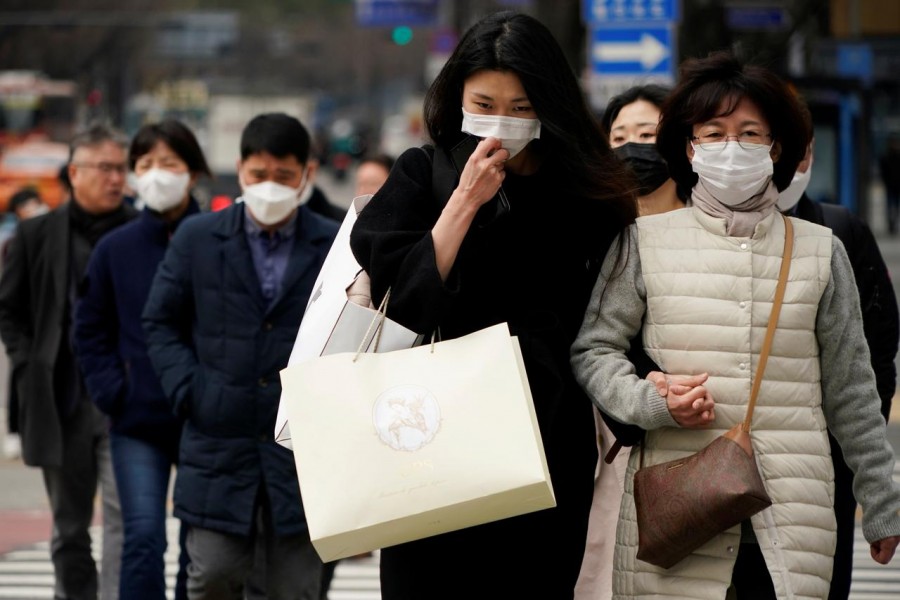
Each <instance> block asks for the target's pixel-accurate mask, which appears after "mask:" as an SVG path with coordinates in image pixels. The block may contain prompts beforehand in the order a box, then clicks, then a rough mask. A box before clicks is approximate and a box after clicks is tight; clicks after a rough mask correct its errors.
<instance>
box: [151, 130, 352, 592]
mask: <svg viewBox="0 0 900 600" xmlns="http://www.w3.org/2000/svg"><path fill="white" fill-rule="evenodd" d="M240 152H241V160H240V163H239V167H238V174H239V177H240V182H241V189H242V202H240V203H236V204H233V205H232V206H229V207H228V208H226V209H224V210H221V211H219V212H214V213H207V214H202V215H198V216H196V217H192V218H190V219H188V220H186V221H185V222H184V223H183V224H182V225H181V226H180V227H179V228H178V230H177V231H176V232H175V235H174V236H172V239H171V241H170V243H169V246H168V248H167V249H166V254H165V257H164V258H163V260H162V262H161V263H160V265H159V268H158V269H157V271H156V276H155V278H154V280H153V285H152V287H151V290H150V295H149V297H148V298H147V303H146V305H145V307H144V312H143V314H142V323H143V328H144V332H145V334H146V339H147V353H148V355H149V357H150V360H151V362H152V363H153V368H154V370H155V371H156V373H157V375H158V376H159V380H160V383H161V384H162V389H163V391H164V392H165V394H166V396H167V397H168V399H169V402H170V404H171V406H172V408H173V409H174V411H175V412H176V414H178V415H180V416H182V417H183V418H184V423H183V429H182V435H181V445H180V449H179V462H178V475H177V479H176V484H175V494H174V500H175V516H177V517H178V518H180V519H181V520H182V521H183V522H185V523H187V524H188V525H189V527H190V529H189V531H188V538H187V549H188V554H189V555H190V562H191V564H190V567H189V569H188V594H189V596H190V598H192V599H193V600H203V599H207V598H210V599H211V598H240V597H243V595H244V593H245V592H247V597H252V598H255V597H266V598H269V599H271V600H284V599H288V598H290V599H294V598H304V599H309V600H314V599H316V598H318V596H319V589H320V584H321V573H322V561H321V560H320V559H319V557H318V555H317V554H316V552H315V550H314V548H313V546H312V543H311V542H310V537H309V530H308V527H307V523H306V516H305V513H304V510H303V504H302V501H301V498H300V487H299V483H298V480H297V470H296V467H295V465H294V459H293V456H292V455H291V453H290V451H289V450H288V449H287V448H284V447H283V446H280V445H279V444H277V443H276V442H275V440H274V435H273V433H274V430H275V415H276V413H277V409H278V401H279V398H280V397H281V380H280V377H279V373H280V371H281V370H282V369H283V368H284V367H286V366H287V363H288V358H289V357H290V354H291V349H292V348H293V346H294V340H295V338H296V336H297V328H298V327H299V325H300V321H301V319H302V317H303V311H304V308H305V307H306V305H307V304H308V303H309V299H310V295H311V294H312V289H313V284H314V283H315V281H316V277H317V276H318V274H319V270H320V269H321V267H322V263H323V262H324V261H325V257H326V256H327V254H328V250H329V249H330V248H331V244H332V242H333V241H334V238H335V236H336V234H337V231H338V224H337V223H335V222H334V221H331V220H328V219H325V218H324V217H321V216H319V215H317V214H315V213H314V212H312V211H311V210H310V208H309V207H308V206H306V205H305V204H301V203H300V198H301V195H302V192H303V188H304V186H305V185H307V161H308V158H309V134H308V133H307V131H306V129H305V128H304V127H303V125H301V124H300V122H299V121H298V120H297V119H295V118H293V117H291V116H289V115H286V114H284V113H267V114H262V115H258V116H256V117H254V118H253V119H251V121H250V122H249V123H248V124H247V126H246V127H245V128H244V131H243V133H242V135H241V148H240ZM260 579H261V580H260ZM257 586H259V587H263V588H264V589H263V590H262V593H261V595H259V596H258V595H254V593H252V592H251V591H250V589H248V588H251V587H253V588H254V590H253V591H256V588H257Z"/></svg>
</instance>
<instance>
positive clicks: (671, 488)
mask: <svg viewBox="0 0 900 600" xmlns="http://www.w3.org/2000/svg"><path fill="white" fill-rule="evenodd" d="M784 223H785V237H784V254H783V256H782V259H781V271H780V273H779V276H778V287H777V288H776V290H775V299H774V301H773V303H772V313H771V315H770V316H769V324H768V327H767V329H766V337H765V341H764V342H763V347H762V351H761V352H760V355H759V366H758V367H757V371H756V378H755V379H754V380H753V387H752V389H751V391H750V400H749V402H748V403H747V414H746V416H745V417H744V422H743V423H738V424H737V425H735V426H734V427H733V428H731V429H730V430H729V431H727V432H726V433H724V434H723V435H721V436H719V437H718V438H716V439H715V440H713V442H712V443H710V444H709V445H708V446H706V447H705V448H703V449H702V450H700V451H699V452H697V453H696V454H692V455H690V456H687V457H685V458H682V459H679V460H673V461H669V462H665V463H661V464H658V465H653V466H651V467H644V466H643V461H644V455H643V447H642V448H641V468H640V469H639V470H638V471H637V472H636V473H635V474H634V504H635V509H636V511H637V524H638V552H637V557H638V559H640V560H643V561H645V562H648V563H650V564H653V565H656V566H658V567H663V568H665V569H668V568H669V567H671V566H673V565H675V564H677V563H678V562H679V561H680V560H681V559H683V558H684V557H686V556H688V555H689V554H690V553H691V552H693V551H694V550H696V549H697V548H699V547H700V546H702V545H703V544H705V543H706V542H708V541H709V540H711V539H712V538H714V537H715V536H716V535H718V534H720V533H722V532H723V531H725V530H726V529H729V528H731V527H734V526H735V525H737V524H738V523H740V522H741V521H743V520H745V519H749V518H750V517H751V516H753V515H755V514H756V513H758V512H759V511H761V510H763V509H764V508H767V507H768V506H771V504H772V500H771V498H769V494H768V493H767V492H766V487H765V484H764V483H763V480H762V477H760V474H759V469H758V467H757V466H756V460H755V459H754V457H753V446H752V444H751V441H750V424H751V422H752V420H753V408H754V407H755V406H756V397H757V395H758V393H759V388H760V385H761V384H762V379H763V372H764V371H765V369H766V362H767V361H768V358H769V350H770V349H771V346H772V338H773V337H774V335H775V329H776V327H777V325H778V316H779V314H780V313H781V303H782V300H783V299H784V289H785V287H786V284H787V276H788V272H789V271H790V265H791V252H792V250H793V241H794V232H793V226H792V225H791V221H790V219H788V218H785V219H784Z"/></svg>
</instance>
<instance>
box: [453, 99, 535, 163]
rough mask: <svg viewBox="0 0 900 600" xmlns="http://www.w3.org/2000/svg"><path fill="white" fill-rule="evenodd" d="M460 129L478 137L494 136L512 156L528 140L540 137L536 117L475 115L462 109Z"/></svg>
mask: <svg viewBox="0 0 900 600" xmlns="http://www.w3.org/2000/svg"><path fill="white" fill-rule="evenodd" d="M462 112H463V120H462V130H463V132H464V133H471V134H472V135H474V136H477V137H480V138H486V137H495V138H497V139H499V140H500V143H501V144H502V145H503V148H505V149H506V151H507V152H509V157H510V158H512V157H513V156H515V155H516V154H518V153H519V152H521V151H522V150H524V149H525V146H527V145H528V142H530V141H531V140H536V139H538V138H540V137H541V122H540V121H539V120H537V119H521V118H519V117H499V116H495V115H475V114H472V113H470V112H466V109H462Z"/></svg>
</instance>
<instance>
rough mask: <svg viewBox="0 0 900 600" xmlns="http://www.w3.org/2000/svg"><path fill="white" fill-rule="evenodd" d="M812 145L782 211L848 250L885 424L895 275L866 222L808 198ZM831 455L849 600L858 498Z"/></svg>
mask: <svg viewBox="0 0 900 600" xmlns="http://www.w3.org/2000/svg"><path fill="white" fill-rule="evenodd" d="M803 108H804V109H805V110H804V112H805V116H806V117H807V120H808V125H809V126H810V128H811V127H812V119H811V117H810V116H809V110H808V109H807V108H806V107H805V106H803ZM814 143H815V140H814V139H813V141H812V142H810V144H809V148H808V149H807V152H806V156H805V157H804V159H803V161H802V162H801V163H800V165H799V166H798V167H797V172H796V173H795V175H794V178H793V180H792V181H791V184H790V185H789V186H788V187H787V188H786V189H784V190H783V191H782V192H781V193H780V194H779V198H778V203H777V205H778V208H779V210H781V212H783V213H785V214H787V215H790V216H794V217H798V218H801V219H805V220H807V221H811V222H813V223H818V224H819V225H824V226H825V227H828V228H829V229H831V230H832V232H833V233H834V235H836V236H837V237H838V238H839V239H840V240H841V242H843V244H844V247H845V248H846V250H847V256H848V257H849V258H850V263H851V265H852V266H853V276H854V278H855V279H856V286H857V289H858V290H859V299H860V307H861V308H862V317H863V330H864V332H865V335H866V342H867V343H868V346H869V352H870V354H871V360H872V369H873V370H874V371H875V383H876V385H877V386H878V395H879V396H880V397H881V412H882V414H883V415H884V418H885V420H887V419H888V417H889V415H890V412H891V399H892V398H893V396H894V392H895V390H896V385H897V369H896V366H895V364H894V358H895V357H896V355H897V344H898V341H900V324H898V323H900V317H898V310H897V299H896V297H895V296H894V287H893V285H892V284H891V279H890V274H889V272H888V268H887V265H885V263H884V258H882V256H881V251H880V250H879V249H878V244H877V243H876V241H875V236H873V235H872V231H871V230H870V229H869V227H868V225H866V224H865V223H864V222H863V221H862V220H861V219H859V218H858V217H856V216H855V215H854V214H853V213H851V212H850V211H849V210H847V209H846V208H845V207H843V206H838V205H835V204H824V203H820V202H815V201H813V200H812V199H811V198H810V197H809V196H807V195H806V186H807V185H808V184H809V179H810V176H811V173H812V164H813V145H814ZM829 440H830V442H831V457H832V462H833V463H834V512H835V516H836V518H837V547H836V549H835V554H834V568H833V571H832V577H831V592H830V593H829V596H828V598H829V600H846V598H847V597H848V596H849V595H850V584H851V578H852V572H853V537H854V528H855V527H856V500H855V499H854V497H853V472H852V471H851V470H850V468H849V467H848V466H847V463H846V462H844V456H843V453H842V452H841V448H840V446H839V445H838V443H837V441H836V440H835V439H834V437H833V436H831V435H830V434H829Z"/></svg>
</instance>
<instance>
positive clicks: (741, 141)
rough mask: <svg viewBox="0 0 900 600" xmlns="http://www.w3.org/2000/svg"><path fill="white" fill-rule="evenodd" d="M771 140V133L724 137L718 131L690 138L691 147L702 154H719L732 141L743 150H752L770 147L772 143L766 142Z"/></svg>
mask: <svg viewBox="0 0 900 600" xmlns="http://www.w3.org/2000/svg"><path fill="white" fill-rule="evenodd" d="M771 139H772V134H771V133H757V132H755V131H745V132H743V133H741V134H738V135H725V134H723V133H720V132H718V131H712V132H710V133H704V134H703V135H693V136H691V146H693V147H694V148H699V149H700V150H702V151H703V152H721V151H722V150H723V149H724V148H725V146H726V145H728V141H729V140H734V141H736V142H737V143H738V146H740V147H741V148H743V149H744V150H752V149H753V148H754V147H755V146H769V147H771V146H772V143H773V142H767V140H771ZM694 142H696V143H694ZM723 142H724V143H723Z"/></svg>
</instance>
